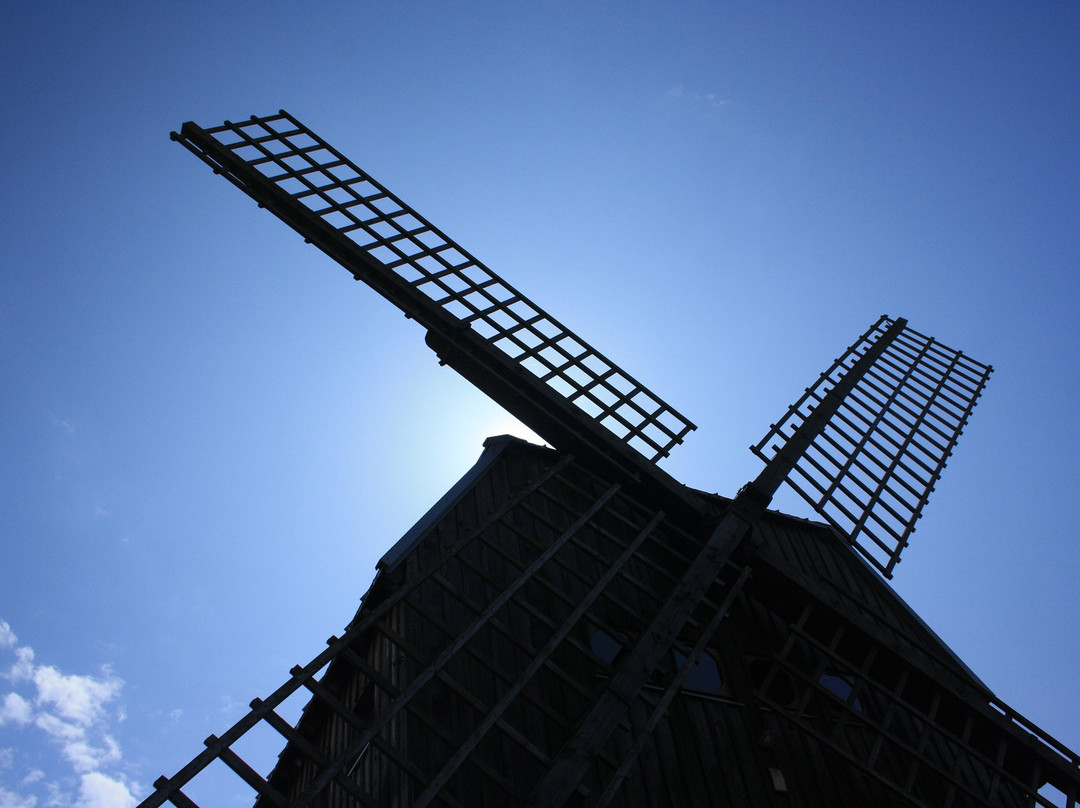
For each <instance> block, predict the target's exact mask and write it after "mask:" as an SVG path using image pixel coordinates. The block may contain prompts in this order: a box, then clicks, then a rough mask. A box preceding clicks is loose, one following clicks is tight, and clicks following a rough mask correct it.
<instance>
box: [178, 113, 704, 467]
mask: <svg viewBox="0 0 1080 808" xmlns="http://www.w3.org/2000/svg"><path fill="white" fill-rule="evenodd" d="M172 137H173V139H174V140H178V141H180V142H181V143H182V144H183V145H185V146H187V148H189V149H190V150H191V151H193V152H194V153H195V154H197V155H198V156H199V157H201V158H202V159H203V160H204V161H206V162H207V163H208V164H209V165H210V166H212V167H213V168H214V171H215V172H216V173H219V174H223V175H224V176H225V177H227V178H228V179H229V180H230V181H231V182H233V183H234V184H235V185H237V186H238V187H239V188H241V189H242V190H243V191H244V192H245V193H247V194H248V195H250V196H251V197H252V198H253V199H255V200H256V201H257V202H258V203H259V205H260V206H262V207H266V208H268V209H269V210H270V211H272V212H273V213H274V214H275V215H277V216H278V217H279V218H281V219H282V220H284V221H285V222H286V223H287V224H289V225H290V226H291V227H293V228H294V229H295V230H297V231H298V232H299V233H300V234H301V235H302V236H304V238H305V239H306V240H307V241H309V242H311V243H313V244H315V245H317V246H318V247H319V248H320V249H322V250H323V251H324V252H325V253H327V254H328V255H329V256H330V257H332V258H334V259H335V260H336V261H338V262H339V263H340V264H342V265H343V266H344V267H345V268H346V269H347V270H349V272H351V273H352V274H353V276H354V277H355V278H356V279H357V280H362V281H365V282H366V283H368V284H369V285H370V286H372V287H373V288H374V289H375V290H376V291H378V292H380V293H381V294H383V295H384V296H385V297H386V298H387V299H389V300H390V301H391V302H393V303H394V304H395V305H397V306H398V307H400V308H401V309H402V310H403V311H404V312H405V313H406V314H407V315H408V316H409V317H412V318H414V319H416V320H417V321H418V322H420V323H421V324H422V325H423V326H424V327H425V328H427V329H428V333H429V338H428V342H429V344H431V346H432V347H433V348H434V349H435V350H436V351H437V352H438V353H439V354H440V358H441V359H442V360H443V362H444V363H446V364H449V365H450V366H451V367H454V368H455V369H456V370H458V371H459V372H461V373H462V374H463V375H465V376H466V377H467V378H469V379H470V380H471V381H473V382H474V383H475V384H477V386H479V387H480V388H481V389H482V390H484V392H486V393H488V395H490V396H492V398H494V399H495V400H496V401H498V402H499V403H500V404H502V405H503V406H505V407H507V409H509V410H510V411H511V412H513V414H514V415H516V416H517V417H518V418H520V419H521V420H522V421H524V422H525V423H526V424H527V425H528V426H529V427H530V428H532V429H533V430H534V431H536V432H537V433H538V434H540V435H541V436H543V437H544V438H545V439H547V440H549V441H552V442H553V443H555V444H556V445H563V446H565V445H566V444H567V443H568V442H569V444H570V445H571V448H573V447H574V444H580V443H582V442H585V443H594V442H595V436H594V435H593V434H591V433H590V429H589V426H588V425H587V424H586V425H585V426H583V425H582V420H585V421H586V422H587V421H592V422H594V423H598V424H600V425H602V426H603V427H605V429H606V430H607V431H608V432H610V433H611V434H612V435H614V436H615V437H616V438H618V439H619V440H621V441H622V442H624V443H625V444H626V445H627V446H629V447H631V448H633V449H634V450H636V451H637V452H639V453H641V454H642V455H644V456H645V457H646V458H648V459H649V460H652V461H655V460H658V459H660V458H662V457H666V456H667V455H668V453H669V452H670V451H671V449H672V448H673V447H674V446H676V445H677V444H679V443H681V442H682V441H683V438H684V437H685V436H686V435H687V433H689V432H690V431H691V430H693V429H695V426H694V424H692V423H691V422H690V421H688V420H687V419H686V418H685V417H683V416H682V415H681V414H680V413H678V412H676V411H675V410H674V409H673V408H672V407H670V406H669V405H667V404H666V403H664V402H663V401H661V400H660V399H659V398H658V397H657V396H656V395H655V394H653V393H652V392H651V391H650V390H648V389H647V388H646V387H645V386H644V385H642V384H641V383H640V382H638V381H637V380H636V379H634V378H633V377H632V376H630V375H629V374H628V373H626V372H625V371H623V370H622V369H621V368H619V367H618V366H617V365H615V364H614V363H613V362H611V361H610V360H609V359H608V358H607V357H605V356H604V355H603V354H601V353H600V352H599V351H597V350H596V349H595V348H593V347H592V346H591V345H589V344H588V343H586V342H585V341H584V340H582V339H581V338H580V337H578V336H577V335H576V334H574V333H573V332H571V331H570V330H569V329H567V328H566V327H565V326H563V325H562V323H560V322H559V321H558V320H556V319H555V318H554V317H552V316H551V315H549V314H548V313H547V312H545V311H544V310H543V309H541V308H540V307H539V306H537V305H536V304H535V303H533V302H532V301H531V300H529V299H528V298H527V297H525V295H523V294H522V293H521V292H519V291H518V290H517V289H515V288H514V287H513V286H511V285H510V284H508V283H507V282H506V281H504V280H503V279H502V278H500V277H499V276H498V275H496V274H495V273H494V272H492V271H491V270H490V269H489V268H488V267H486V266H485V265H484V264H483V263H481V262H480V261H479V260H478V259H477V258H475V257H474V256H472V255H471V254H470V253H468V252H467V251H466V250H465V249H463V248H462V247H461V246H460V245H458V244H456V243H455V242H454V241H453V240H452V239H450V238H449V237H448V236H446V235H445V234H444V233H443V232H442V231H441V230H439V229H438V228H436V227H435V226H434V225H432V224H431V223H430V222H428V221H427V220H426V219H424V218H423V217H422V216H421V215H420V214H419V213H417V212H416V211H415V210H413V209H412V208H410V207H409V206H408V205H406V204H405V203H404V202H402V201H401V200H400V199H399V198H398V197H396V196H395V195H394V194H392V193H391V192H390V191H388V190H387V189H386V188H385V187H383V186H382V185H380V184H379V183H378V182H376V181H375V180H374V179H372V178H371V177H370V176H369V175H368V174H366V173H365V172H363V171H362V170H361V169H360V168H358V167H357V166H356V165H355V164H354V163H352V162H351V161H349V160H348V159H347V158H345V157H344V156H343V155H342V154H341V153H340V152H338V151H337V150H336V149H334V148H333V147H332V146H330V145H329V144H328V143H327V142H326V141H324V140H323V139H322V138H320V137H319V136H318V135H316V134H315V133H314V132H312V131H311V130H310V129H308V128H307V127H306V126H304V125H303V124H302V123H300V122H299V121H298V120H296V119H295V118H294V117H292V116H291V115H289V114H288V113H286V112H284V111H281V112H280V113H279V114H278V115H271V116H268V117H265V118H257V117H252V118H251V119H250V120H247V121H244V122H241V123H231V122H226V123H224V124H223V125H221V126H215V127H211V128H209V129H203V128H201V127H199V126H198V125H196V124H194V123H190V122H189V123H185V124H184V125H183V127H181V131H180V132H179V133H176V132H174V133H173V135H172ZM492 349H494V350H492ZM513 366H516V368H518V369H520V370H524V371H526V372H525V373H521V372H520V370H519V371H518V372H517V373H515V372H513V371H514V367H513ZM538 401H539V403H537V402H538ZM563 402H569V403H570V404H572V405H574V407H573V408H571V409H570V410H569V412H568V411H567V409H566V408H565V407H564V406H562V403H563ZM575 410H576V413H575ZM575 414H576V415H577V417H575ZM581 415H584V416H586V418H585V419H582V418H581V417H580V416H581ZM583 431H584V432H585V433H586V434H585V436H584V437H583V436H582V432H583ZM604 443H605V442H604V441H603V439H601V444H602V445H603V444H604ZM601 451H603V450H601Z"/></svg>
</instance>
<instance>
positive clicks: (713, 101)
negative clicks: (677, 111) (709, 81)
mask: <svg viewBox="0 0 1080 808" xmlns="http://www.w3.org/2000/svg"><path fill="white" fill-rule="evenodd" d="M667 96H668V98H670V99H672V100H673V101H677V102H681V103H688V104H697V105H700V106H705V107H706V108H707V109H709V110H711V111H713V112H718V111H719V110H720V108H721V107H723V106H726V105H727V104H729V103H731V99H728V98H721V97H720V96H718V95H717V94H716V93H711V92H710V93H702V92H698V91H697V90H688V89H687V88H686V87H685V86H683V85H682V84H680V85H679V86H678V87H672V88H671V89H670V90H668V91H667Z"/></svg>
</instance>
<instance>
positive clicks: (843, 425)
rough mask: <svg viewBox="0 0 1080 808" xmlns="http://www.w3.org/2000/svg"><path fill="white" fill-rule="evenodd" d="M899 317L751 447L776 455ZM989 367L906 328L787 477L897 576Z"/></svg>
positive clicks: (872, 334)
mask: <svg viewBox="0 0 1080 808" xmlns="http://www.w3.org/2000/svg"><path fill="white" fill-rule="evenodd" d="M893 323H894V321H893V320H892V319H890V318H889V317H882V318H881V319H879V320H878V321H877V322H876V323H875V324H874V325H873V326H872V327H871V328H870V330H869V331H867V332H866V333H865V334H863V335H862V337H860V338H859V340H858V341H857V342H856V343H855V344H854V345H852V346H851V347H850V348H849V349H848V350H847V351H846V352H845V353H844V355H843V356H841V357H840V358H839V359H837V360H836V361H835V362H834V363H833V365H832V366H831V367H830V368H829V369H828V370H827V371H825V373H823V374H822V375H821V376H820V378H818V380H817V381H816V382H815V383H814V385H813V386H811V387H810V388H808V389H807V390H806V392H805V393H804V394H803V396H802V397H801V398H800V399H799V400H798V401H797V402H796V403H795V404H793V405H792V406H791V407H790V408H788V411H787V412H786V413H785V414H784V417H783V418H781V419H780V421H779V422H778V423H776V424H773V425H772V426H771V427H770V429H769V432H768V434H766V435H765V437H764V438H762V439H761V441H760V442H758V444H757V445H755V446H752V447H751V450H752V451H753V452H754V453H755V454H756V455H757V456H758V457H760V458H761V459H763V460H765V461H766V462H768V461H769V460H771V459H772V458H773V457H774V456H775V454H776V453H777V452H778V451H779V450H780V448H781V447H782V446H783V445H784V443H785V442H786V441H787V440H788V439H789V438H790V437H791V436H792V435H793V434H794V433H795V431H796V430H797V429H798V427H799V426H800V425H801V424H802V423H803V421H805V420H806V418H807V417H808V416H809V414H810V413H811V412H812V411H813V409H814V408H815V407H817V406H818V405H819V404H820V403H821V402H822V401H823V399H824V398H825V395H826V394H827V393H828V392H829V390H830V389H832V387H834V386H835V385H836V384H837V382H838V381H839V380H840V379H841V378H843V376H844V375H845V374H846V373H847V372H848V371H849V370H850V368H851V367H852V366H853V365H854V364H855V362H856V361H857V360H858V359H859V357H861V356H862V355H863V354H865V353H866V352H867V350H868V349H869V348H870V346H872V345H874V344H875V343H876V342H877V341H878V340H879V339H881V338H883V336H884V335H885V333H886V332H887V331H888V330H889V327H890V326H892V325H893ZM991 372H993V368H992V367H990V366H989V365H984V364H982V363H980V362H976V361H974V360H972V359H971V358H969V357H967V356H965V355H964V354H963V353H961V352H960V351H954V350H952V349H950V348H946V347H945V346H943V345H941V344H940V343H938V342H936V341H935V340H934V339H933V338H932V337H927V336H925V335H923V334H920V333H919V332H917V331H914V330H913V329H911V328H907V327H905V328H904V329H903V330H902V331H901V332H900V333H899V335H898V336H897V337H896V338H895V339H894V340H893V341H892V342H891V343H889V344H888V345H887V346H886V347H885V349H884V352H883V353H882V354H881V356H880V357H879V358H878V359H877V361H875V362H874V363H873V364H872V365H871V366H870V368H869V370H868V371H867V372H866V374H865V375H864V376H863V377H862V378H861V379H860V380H859V381H858V382H857V383H856V385H855V387H854V389H853V390H852V391H851V392H850V393H849V394H848V395H847V396H845V398H844V400H843V402H842V403H841V405H840V407H839V409H838V410H837V412H836V413H835V415H833V417H832V418H831V419H830V420H829V423H828V425H827V426H826V427H825V429H824V430H823V431H822V432H821V433H820V434H819V435H818V436H817V437H816V438H815V439H814V441H813V443H812V444H811V446H810V448H809V449H808V450H807V451H806V452H805V453H804V454H803V456H802V457H801V458H800V459H799V461H798V462H797V463H796V465H795V468H794V470H793V472H792V473H791V474H790V475H789V476H788V478H787V482H788V484H789V485H791V487H792V488H794V489H795V490H796V491H797V492H798V493H799V494H800V496H802V497H803V498H804V499H805V500H806V501H807V502H809V503H810V504H811V505H812V506H813V507H814V508H815V509H816V510H817V511H818V512H819V513H820V514H821V515H822V516H823V517H824V518H825V519H826V520H828V522H829V523H830V524H831V525H833V527H835V528H836V529H837V530H839V531H840V532H841V533H842V534H843V535H844V536H847V537H848V539H849V540H850V541H851V542H852V544H853V545H854V546H855V547H856V548H857V549H858V550H859V552H860V553H862V554H863V555H864V556H865V557H866V559H867V560H868V561H869V562H870V563H871V564H873V565H874V566H875V567H877V568H878V569H879V570H880V571H881V572H882V573H883V574H884V575H885V576H886V577H891V576H892V572H893V568H894V567H895V566H896V564H897V563H898V562H899V560H900V553H901V551H902V550H903V549H904V547H905V546H906V545H907V542H908V537H909V536H910V535H911V533H912V532H913V531H914V529H915V523H916V521H917V520H918V519H919V517H920V516H921V514H922V510H923V507H924V506H925V505H926V501H927V499H928V498H929V496H930V493H931V492H932V491H933V490H934V485H935V484H936V483H937V481H938V479H939V477H940V476H941V472H942V470H943V469H944V468H945V463H946V461H947V460H948V458H949V455H950V454H951V453H952V450H953V447H954V446H955V445H956V442H957V440H958V439H959V437H960V433H961V431H962V430H963V428H964V425H965V424H966V423H967V420H968V418H969V416H970V415H971V411H972V409H973V408H974V407H975V403H976V401H977V400H978V398H979V396H980V395H981V393H982V390H983V388H984V387H985V386H986V382H987V380H988V379H989V376H990V373H991Z"/></svg>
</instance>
